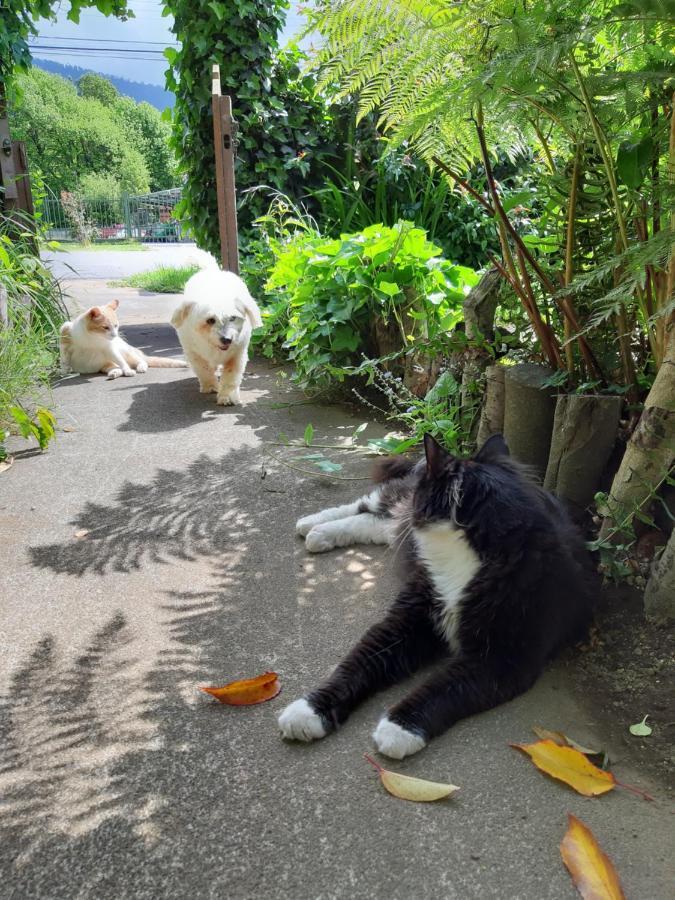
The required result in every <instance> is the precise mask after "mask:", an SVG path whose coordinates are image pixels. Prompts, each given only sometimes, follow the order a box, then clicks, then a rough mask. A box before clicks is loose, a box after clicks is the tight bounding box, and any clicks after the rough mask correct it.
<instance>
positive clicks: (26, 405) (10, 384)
mask: <svg viewBox="0 0 675 900" xmlns="http://www.w3.org/2000/svg"><path fill="white" fill-rule="evenodd" d="M0 294H2V295H3V298H4V299H5V301H6V307H7V309H6V312H7V322H6V323H4V324H0V432H2V435H4V433H5V432H6V430H8V429H17V427H18V430H19V431H20V432H21V433H22V434H24V436H25V437H29V436H31V435H32V436H34V437H36V439H37V440H38V442H39V444H40V446H41V447H42V448H43V449H44V447H45V446H46V444H47V442H48V441H49V440H50V439H51V437H52V436H53V427H52V429H51V430H50V422H51V418H50V415H51V414H50V413H49V411H48V410H46V409H45V408H44V406H43V405H42V404H43V403H44V400H45V395H46V393H47V390H48V387H49V379H50V375H51V373H52V371H53V370H54V368H55V366H56V363H57V360H58V334H59V329H60V327H61V324H62V323H63V322H64V321H65V319H66V316H67V312H66V309H65V307H64V305H63V302H62V299H61V292H60V290H59V286H58V283H57V282H56V281H55V279H54V278H53V276H52V274H51V272H49V270H48V269H47V268H46V267H45V266H44V265H43V264H42V262H41V261H40V259H39V257H38V256H37V254H36V252H35V235H34V234H33V232H32V231H28V230H26V231H24V232H19V233H17V228H16V225H12V224H11V223H9V222H7V221H6V220H5V221H2V220H0ZM52 426H53V423H52ZM2 435H0V445H1V444H2ZM1 453H2V447H1V446H0V454H1Z"/></svg>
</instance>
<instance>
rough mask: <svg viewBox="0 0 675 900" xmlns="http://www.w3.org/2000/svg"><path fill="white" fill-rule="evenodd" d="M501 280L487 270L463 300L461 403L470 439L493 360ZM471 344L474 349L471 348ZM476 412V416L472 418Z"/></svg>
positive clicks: (477, 418)
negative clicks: (464, 343)
mask: <svg viewBox="0 0 675 900" xmlns="http://www.w3.org/2000/svg"><path fill="white" fill-rule="evenodd" d="M501 287H502V277H501V275H500V274H499V272H498V271H497V269H490V270H489V271H488V272H486V274H485V275H484V276H483V277H482V278H481V280H480V281H479V282H478V284H477V285H476V286H475V287H474V288H473V290H472V291H471V292H470V293H469V295H468V296H467V298H466V300H465V301H464V304H463V307H464V328H465V333H466V337H467V341H468V342H469V346H467V348H466V350H465V351H464V353H463V354H462V356H463V360H462V390H461V403H462V410H463V412H464V413H465V418H466V421H467V422H468V421H471V423H472V424H471V426H470V431H471V434H470V439H472V440H473V439H475V438H476V435H477V432H478V428H479V421H480V420H479V417H478V407H479V406H480V402H481V394H482V392H483V391H482V387H483V385H482V379H483V373H484V372H485V369H486V368H487V365H488V363H489V362H490V360H491V359H492V354H491V353H490V352H489V350H488V344H490V343H492V342H493V341H494V323H495V310H496V309H497V304H498V303H499V296H500V292H501ZM471 343H473V346H471ZM473 410H475V413H476V415H475V416H474V415H472V411H473Z"/></svg>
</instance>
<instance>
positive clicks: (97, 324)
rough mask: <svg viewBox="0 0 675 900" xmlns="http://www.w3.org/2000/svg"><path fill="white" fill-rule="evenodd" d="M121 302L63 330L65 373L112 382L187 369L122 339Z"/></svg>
mask: <svg viewBox="0 0 675 900" xmlns="http://www.w3.org/2000/svg"><path fill="white" fill-rule="evenodd" d="M118 307H119V300H113V301H112V302H110V303H108V304H107V305H106V306H92V307H91V309H87V310H85V312H83V313H81V314H80V315H79V316H77V318H75V319H73V320H72V322H65V323H64V324H63V325H62V326H61V339H60V349H61V372H62V374H64V375H67V374H68V372H79V373H80V374H81V375H91V374H93V373H95V372H103V373H105V374H106V375H107V376H108V378H119V377H120V375H127V376H130V375H135V374H136V372H138V373H142V372H147V371H148V367H149V366H152V367H155V368H163V369H184V368H186V367H187V363H185V362H183V360H180V359H170V358H169V357H162V356H146V355H145V354H144V353H143V352H142V351H141V350H137V349H136V348H135V347H132V346H131V345H130V344H127V342H126V341H125V340H124V339H123V338H122V337H120V333H119V322H118V319H117V308H118Z"/></svg>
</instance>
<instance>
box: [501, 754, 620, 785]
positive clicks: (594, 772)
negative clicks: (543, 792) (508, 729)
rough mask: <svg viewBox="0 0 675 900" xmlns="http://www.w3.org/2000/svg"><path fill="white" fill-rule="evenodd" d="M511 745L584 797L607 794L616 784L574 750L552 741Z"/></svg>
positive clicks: (611, 778) (543, 770)
mask: <svg viewBox="0 0 675 900" xmlns="http://www.w3.org/2000/svg"><path fill="white" fill-rule="evenodd" d="M511 746H512V747H515V748H516V749H517V750H522V751H523V752H524V753H527V755H528V756H529V757H530V758H531V760H532V762H533V763H534V764H535V766H536V767H537V768H538V769H541V771H542V772H546V774H547V775H551V776H552V777H553V778H557V779H559V780H560V781H564V782H565V784H568V785H569V786H570V787H571V788H574V790H575V791H577V793H579V794H583V795H584V796H585V797H596V796H598V795H599V794H606V793H607V791H611V790H612V788H614V787H615V785H616V779H615V778H614V776H613V775H612V773H611V772H605V771H603V770H602V769H598V767H597V766H594V765H593V763H592V762H590V761H589V760H588V759H587V758H586V757H585V756H584V754H583V753H580V752H579V751H578V750H575V749H574V747H560V746H559V745H558V744H556V743H555V742H554V741H537V742H536V743H534V744H511Z"/></svg>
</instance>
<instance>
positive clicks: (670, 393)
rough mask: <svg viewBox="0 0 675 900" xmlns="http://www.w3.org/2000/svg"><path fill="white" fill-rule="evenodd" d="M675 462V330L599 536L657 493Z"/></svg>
mask: <svg viewBox="0 0 675 900" xmlns="http://www.w3.org/2000/svg"><path fill="white" fill-rule="evenodd" d="M673 460H675V326H673V327H671V331H670V337H669V341H668V347H667V350H666V356H665V358H664V360H663V362H662V363H661V367H660V369H659V371H658V373H657V375H656V378H655V380H654V384H653V385H652V389H651V391H650V392H649V394H648V396H647V399H646V401H645V408H644V410H643V411H642V415H641V416H640V419H639V421H638V423H637V426H636V428H635V431H634V432H633V434H632V435H631V439H630V440H629V441H628V445H627V446H626V452H625V453H624V455H623V459H622V460H621V465H620V466H619V471H618V472H617V473H616V475H615V477H614V481H613V482H612V487H611V490H610V492H609V497H608V499H607V505H606V506H607V518H606V519H605V521H604V522H603V524H602V529H601V531H600V536H601V537H603V538H607V537H608V536H609V535H610V534H611V533H612V531H613V529H614V528H615V527H616V526H617V525H620V524H621V523H622V522H624V521H626V519H630V518H631V517H632V514H633V513H635V512H637V511H638V510H639V509H640V507H641V506H642V505H643V504H644V503H645V502H646V501H647V500H648V499H649V498H650V497H651V496H652V495H653V493H654V491H655V490H657V489H658V487H659V485H660V484H661V483H662V482H663V480H664V478H665V477H666V475H667V474H668V472H669V471H670V468H671V466H672V465H673Z"/></svg>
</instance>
